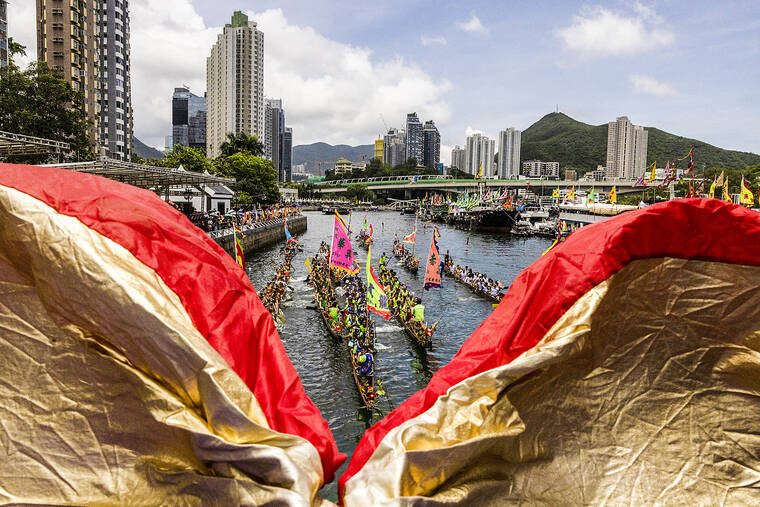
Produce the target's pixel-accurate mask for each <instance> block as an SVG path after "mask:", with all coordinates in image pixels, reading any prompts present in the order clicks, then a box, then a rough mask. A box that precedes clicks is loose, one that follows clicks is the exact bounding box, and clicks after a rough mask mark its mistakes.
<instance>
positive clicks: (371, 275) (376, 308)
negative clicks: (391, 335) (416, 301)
mask: <svg viewBox="0 0 760 507" xmlns="http://www.w3.org/2000/svg"><path fill="white" fill-rule="evenodd" d="M370 227H372V226H371V225H370ZM371 258H372V245H370V246H369V249H367V308H368V309H370V310H372V311H373V312H375V313H376V314H378V315H380V316H381V317H382V318H384V319H385V320H388V319H390V318H391V311H390V309H389V308H388V296H387V295H386V294H385V290H384V289H383V286H382V285H380V282H379V281H378V279H377V276H376V275H375V271H374V270H373V269H372V265H371V261H370V259H371Z"/></svg>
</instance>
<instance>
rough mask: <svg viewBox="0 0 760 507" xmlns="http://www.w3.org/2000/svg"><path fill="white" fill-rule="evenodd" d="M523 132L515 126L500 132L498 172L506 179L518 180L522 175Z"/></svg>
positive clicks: (500, 176)
mask: <svg viewBox="0 0 760 507" xmlns="http://www.w3.org/2000/svg"><path fill="white" fill-rule="evenodd" d="M521 138H522V132H520V131H519V130H515V129H513V128H508V129H507V130H502V131H501V132H499V163H498V169H497V171H496V174H498V175H499V178H501V179H505V180H516V179H517V178H518V176H519V175H520V141H521Z"/></svg>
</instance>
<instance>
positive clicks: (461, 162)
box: [451, 145, 467, 172]
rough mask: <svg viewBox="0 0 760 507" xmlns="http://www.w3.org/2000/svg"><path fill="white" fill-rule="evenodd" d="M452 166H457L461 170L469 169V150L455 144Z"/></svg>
mask: <svg viewBox="0 0 760 507" xmlns="http://www.w3.org/2000/svg"><path fill="white" fill-rule="evenodd" d="M451 167H452V168H454V167H456V168H457V169H459V170H460V171H463V172H465V171H467V169H466V168H467V150H465V149H464V148H462V147H460V146H459V145H456V146H454V148H453V149H452V150H451Z"/></svg>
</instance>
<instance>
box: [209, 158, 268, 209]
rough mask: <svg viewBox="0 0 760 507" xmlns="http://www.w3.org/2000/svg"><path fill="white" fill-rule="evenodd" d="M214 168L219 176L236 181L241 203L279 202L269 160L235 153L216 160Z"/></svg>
mask: <svg viewBox="0 0 760 507" xmlns="http://www.w3.org/2000/svg"><path fill="white" fill-rule="evenodd" d="M214 166H215V167H216V172H217V173H218V174H220V175H221V176H226V177H228V178H235V180H237V181H236V182H235V185H234V186H235V190H236V191H237V192H238V194H239V195H238V200H239V201H240V202H241V203H246V202H248V203H253V202H261V203H265V204H272V203H275V202H278V201H279V200H280V190H279V189H278V188H277V171H275V169H274V164H272V161H271V160H266V159H263V158H260V157H256V156H254V155H252V154H251V153H250V152H245V153H235V154H234V155H230V156H229V157H224V156H222V157H218V158H216V159H215V160H214Z"/></svg>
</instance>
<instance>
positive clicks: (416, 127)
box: [404, 113, 425, 164]
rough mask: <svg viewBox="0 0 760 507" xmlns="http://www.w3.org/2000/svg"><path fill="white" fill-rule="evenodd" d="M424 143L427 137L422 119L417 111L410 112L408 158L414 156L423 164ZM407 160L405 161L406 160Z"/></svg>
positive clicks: (407, 117)
mask: <svg viewBox="0 0 760 507" xmlns="http://www.w3.org/2000/svg"><path fill="white" fill-rule="evenodd" d="M424 143H425V137H424V133H423V126H422V123H421V122H420V119H419V118H418V117H417V113H409V114H407V115H406V140H405V144H406V160H409V159H410V158H413V159H415V160H416V161H417V163H418V164H422V162H423V160H424V154H423V150H424ZM406 160H405V161H404V162H406Z"/></svg>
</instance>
